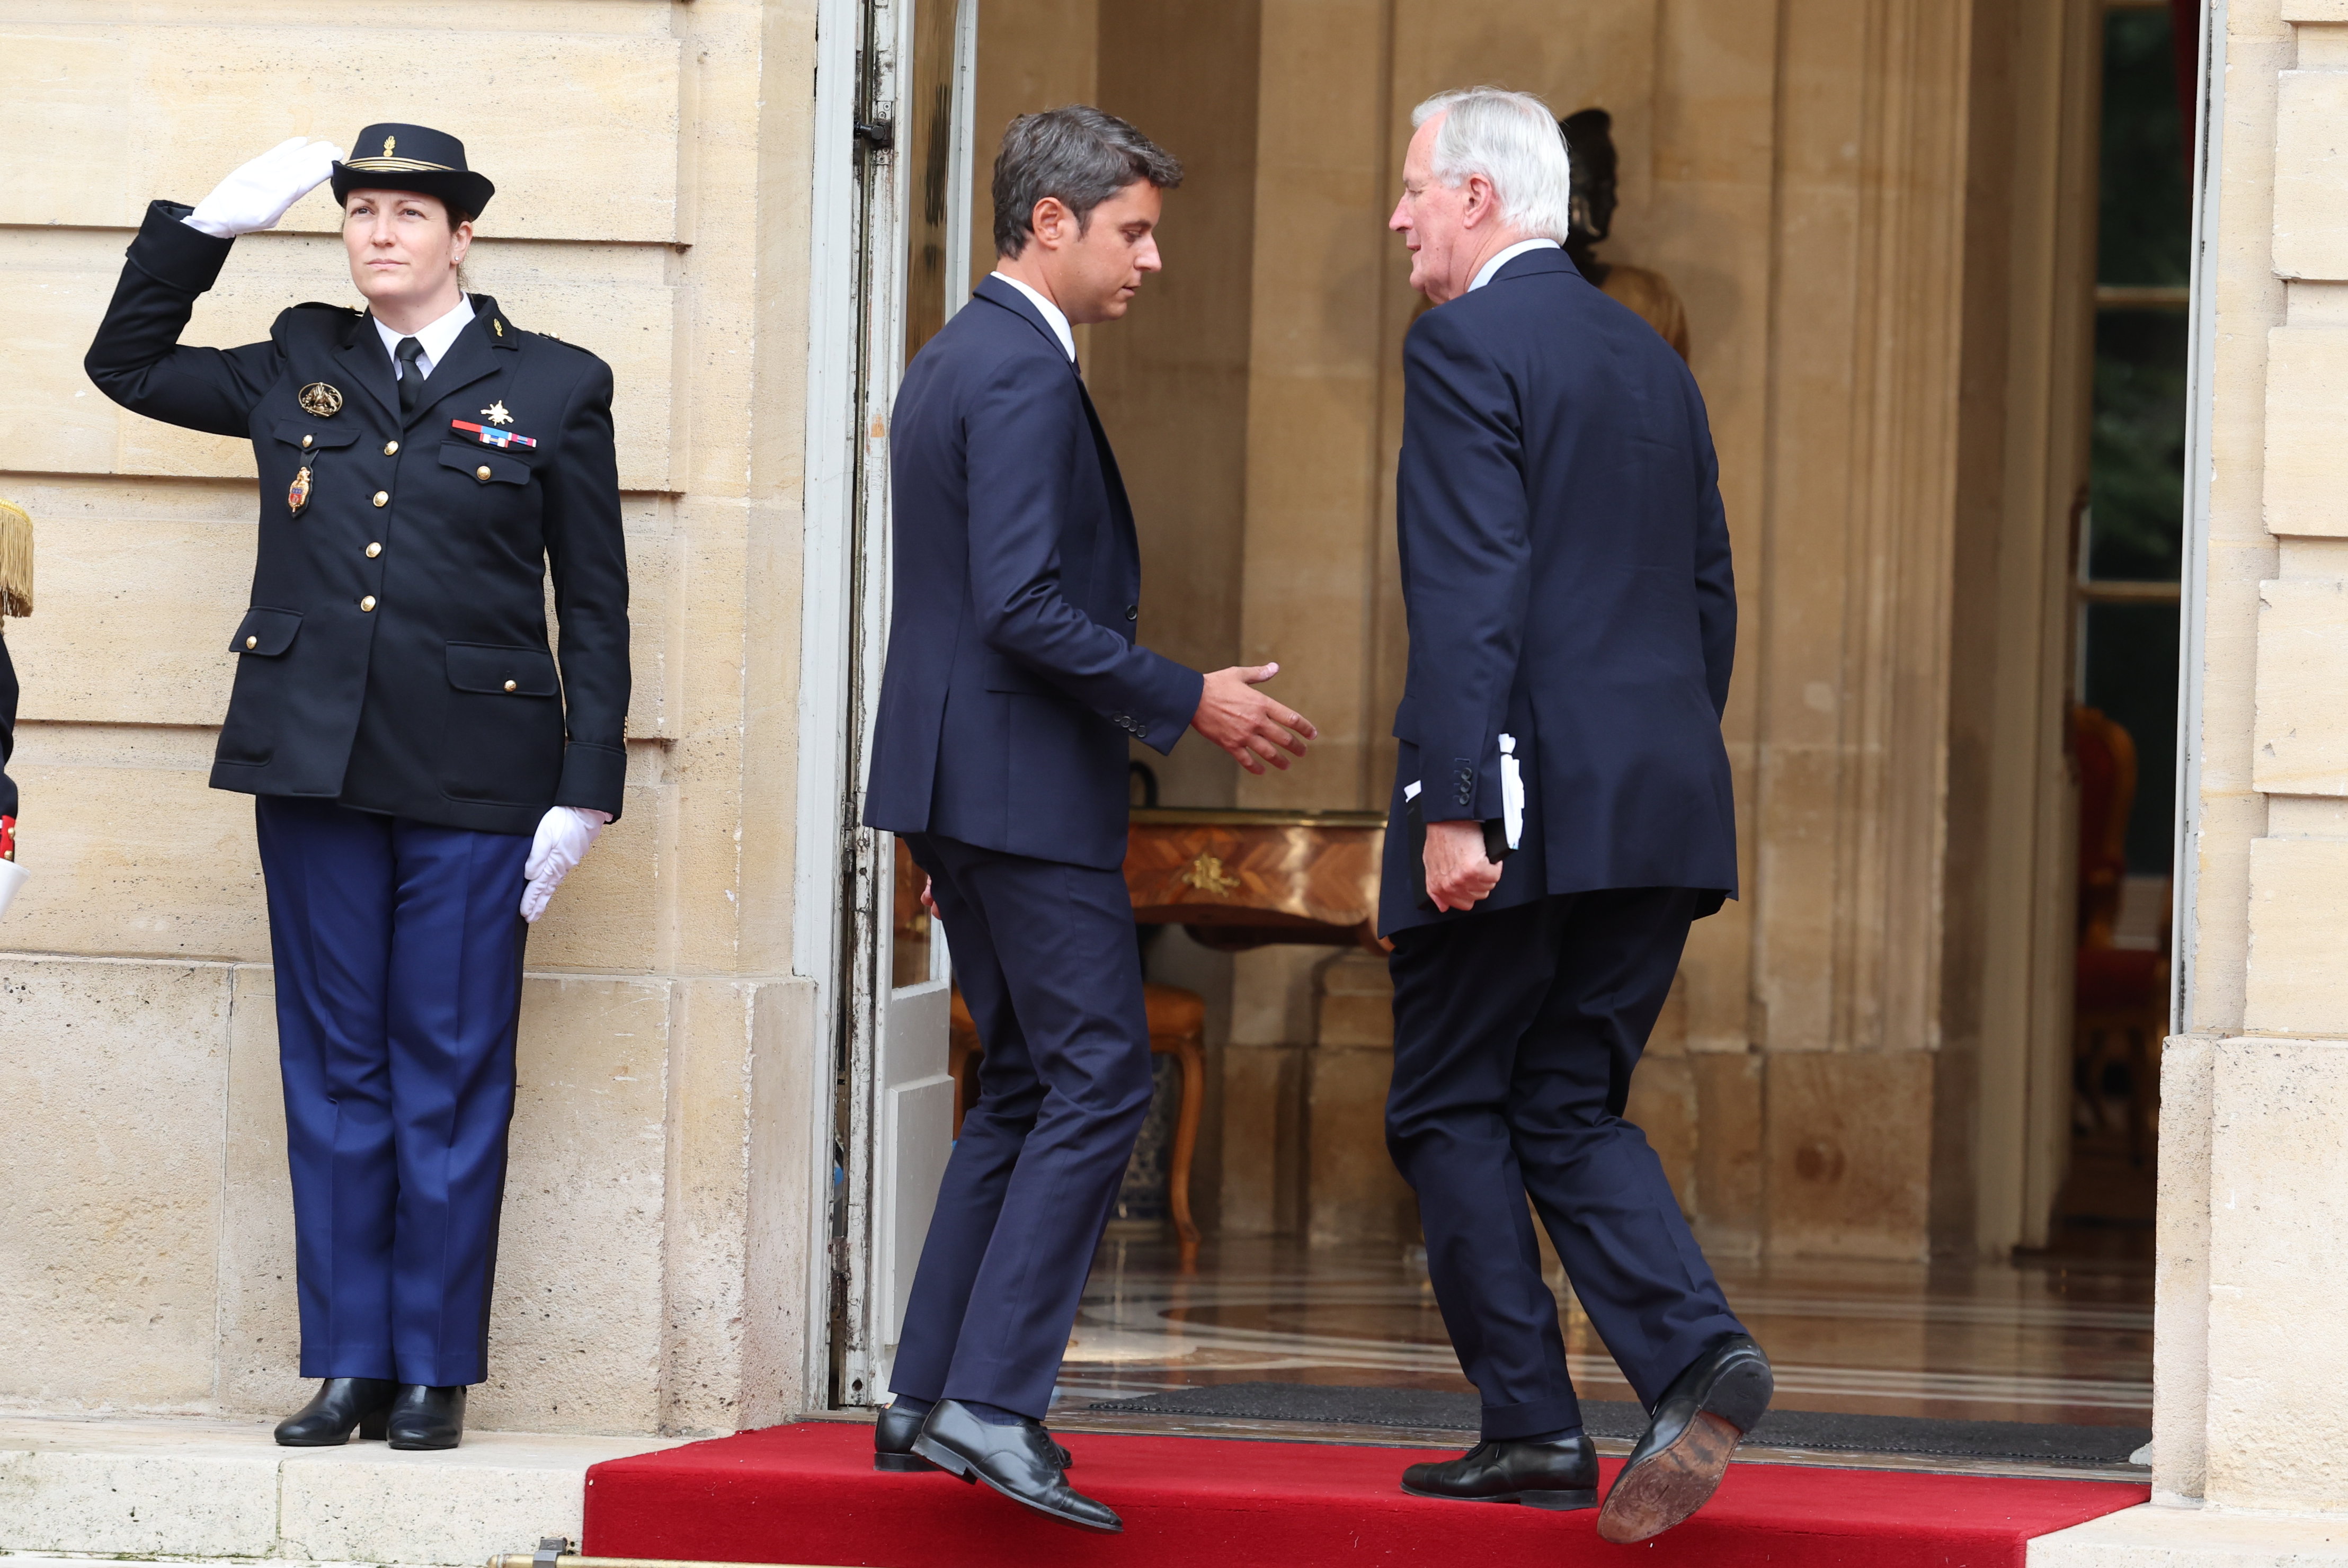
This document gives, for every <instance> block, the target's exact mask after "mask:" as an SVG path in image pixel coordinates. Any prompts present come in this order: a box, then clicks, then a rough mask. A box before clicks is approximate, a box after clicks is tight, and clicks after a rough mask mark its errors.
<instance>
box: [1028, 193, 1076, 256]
mask: <svg viewBox="0 0 2348 1568" xmlns="http://www.w3.org/2000/svg"><path fill="white" fill-rule="evenodd" d="M1027 221H1028V222H1029V223H1030V224H1031V225H1032V226H1033V228H1034V230H1035V242H1036V243H1038V244H1041V245H1042V246H1043V247H1044V248H1045V250H1047V251H1056V250H1058V249H1059V248H1060V247H1061V246H1062V245H1065V244H1066V243H1067V242H1069V241H1070V240H1072V239H1074V238H1075V237H1076V222H1075V221H1074V218H1073V216H1072V215H1071V214H1070V212H1069V211H1068V209H1067V207H1066V204H1065V203H1064V202H1062V201H1061V200H1060V199H1059V198H1058V197H1057V196H1045V197H1041V198H1039V199H1038V200H1037V201H1036V202H1035V211H1033V212H1030V213H1029V214H1028V215H1027Z"/></svg>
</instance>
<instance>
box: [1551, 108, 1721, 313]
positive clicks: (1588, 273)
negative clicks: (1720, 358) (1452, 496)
mask: <svg viewBox="0 0 2348 1568" xmlns="http://www.w3.org/2000/svg"><path fill="white" fill-rule="evenodd" d="M1557 128H1558V129H1559V130H1560V131H1561V132H1563V133H1564V135H1565V147H1566V151H1567V152H1568V153H1569V154H1570V155H1571V157H1572V160H1573V197H1572V222H1573V227H1572V232H1571V233H1570V236H1569V237H1568V238H1567V240H1566V242H1565V253H1566V254H1567V255H1569V256H1570V257H1571V258H1572V259H1573V264H1574V265H1575V266H1577V267H1579V268H1581V275H1582V276H1583V277H1585V278H1587V279H1589V280H1590V282H1591V284H1595V285H1596V286H1597V287H1598V288H1600V289H1601V290H1603V291H1604V292H1605V294H1606V295H1607V297H1608V298H1610V299H1612V300H1614V301H1616V302H1617V303H1619V304H1623V305H1627V306H1628V307H1629V308H1630V309H1631V310H1632V311H1633V312H1635V313H1636V314H1637V315H1639V316H1641V317H1642V318H1643V319H1644V320H1645V321H1646V323H1647V325H1650V326H1652V327H1653V328H1654V329H1655V331H1656V332H1657V333H1658V334H1660V335H1662V337H1663V341H1664V342H1665V343H1668V344H1670V345H1671V346H1672V347H1673V349H1675V350H1677V351H1678V354H1679V356H1680V357H1681V358H1682V359H1685V358H1686V357H1687V356H1688V326H1687V312H1686V310H1685V309H1684V308H1683V307H1682V305H1681V304H1680V296H1679V294H1678V293H1677V292H1676V291H1674V290H1673V287H1672V285H1671V284H1669V283H1668V282H1666V281H1665V280H1664V278H1663V274H1662V273H1655V272H1650V271H1648V270H1647V269H1646V268H1644V267H1633V266H1628V265H1625V264H1623V263H1619V262H1602V261H1600V260H1599V259H1598V256H1597V253H1596V252H1595V251H1594V249H1593V247H1594V246H1597V245H1599V244H1601V243H1602V242H1604V241H1605V239H1606V236H1607V235H1608V233H1609V232H1612V229H1613V226H1614V206H1615V199H1616V198H1615V186H1614V170H1615V158H1614V117H1613V116H1612V115H1611V114H1608V113H1607V112H1606V111H1605V110H1604V109H1602V108H1585V109H1581V110H1579V111H1577V112H1575V113H1573V114H1570V115H1567V116H1566V117H1565V118H1564V119H1561V120H1560V121H1558V122H1557Z"/></svg>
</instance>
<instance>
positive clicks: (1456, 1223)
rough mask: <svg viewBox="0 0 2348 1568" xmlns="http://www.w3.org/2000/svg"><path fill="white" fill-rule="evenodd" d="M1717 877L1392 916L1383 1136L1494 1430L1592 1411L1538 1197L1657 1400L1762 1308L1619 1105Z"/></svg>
mask: <svg viewBox="0 0 2348 1568" xmlns="http://www.w3.org/2000/svg"><path fill="white" fill-rule="evenodd" d="M1704 896H1705V895H1703V894H1699V893H1697V892H1693V891H1690V890H1687V889H1682V888H1622V889H1610V890H1607V891H1604V892H1582V893H1570V894H1563V895H1550V896H1547V897H1544V898H1541V899H1539V900H1537V901H1535V902H1533V903H1524V904H1518V905H1515V906H1513V907H1511V908H1508V909H1500V910H1493V911H1491V912H1489V913H1472V914H1469V915H1467V916H1465V917H1463V918H1459V919H1447V920H1443V921H1440V922H1437V923H1435V924H1432V925H1424V926H1416V927H1413V928H1410V929H1407V930H1404V931H1400V932H1397V933H1396V934H1395V939H1394V940H1395V951H1394V956H1393V958H1392V959H1391V960H1390V961H1389V967H1390V968H1391V970H1392V972H1393V975H1394V990H1395V996H1394V1010H1395V1066H1394V1084H1393V1088H1392V1089H1391V1090H1390V1092H1389V1094H1388V1096H1387V1099H1386V1147H1387V1149H1388V1150H1390V1151H1391V1152H1392V1153H1393V1155H1394V1160H1395V1165H1396V1166H1397V1167H1399V1168H1400V1170H1401V1171H1402V1173H1403V1176H1404V1178H1405V1179H1406V1180H1407V1181H1409V1182H1410V1184H1411V1186H1412V1188H1413V1189H1414V1190H1415V1191H1416V1192H1417V1193H1418V1206H1419V1219H1420V1222H1421V1224H1422V1226H1423V1227H1424V1229H1425V1231H1426V1266H1427V1273H1428V1274H1429V1276H1430V1278H1431V1280H1432V1282H1433V1284H1434V1286H1435V1297H1436V1303H1437V1305H1438V1306H1439V1307H1440V1308H1441V1309H1442V1312H1443V1321H1444V1326H1445V1327H1446V1328H1447V1329H1448V1330H1449V1331H1450V1334H1451V1342H1452V1344H1453V1346H1455V1347H1456V1348H1457V1351H1458V1353H1459V1365H1460V1368H1461V1370H1463V1371H1464V1372H1466V1373H1467V1375H1468V1381H1470V1382H1472V1383H1474V1384H1475V1385H1476V1387H1477V1388H1478V1391H1479V1392H1481V1394H1482V1395H1483V1398H1484V1416H1483V1435H1484V1436H1485V1437H1486V1438H1488V1439H1511V1438H1526V1437H1532V1436H1535V1435H1538V1434H1540V1433H1543V1432H1549V1431H1555V1430H1559V1429H1564V1428H1571V1427H1579V1426H1580V1425H1581V1404H1580V1402H1579V1401H1578V1400H1577V1399H1576V1398H1575V1397H1574V1392H1573V1382H1572V1379H1571V1377H1569V1376H1568V1374H1567V1371H1566V1365H1565V1342H1564V1338H1563V1336H1561V1335H1560V1332H1559V1328H1558V1311H1557V1301H1556V1298H1555V1297H1553V1296H1552V1295H1550V1291H1549V1287H1548V1285H1547V1284H1544V1283H1543V1282H1542V1279H1541V1264H1540V1247H1539V1245H1538V1243H1537V1242H1536V1239H1535V1237H1534V1234H1533V1228H1532V1222H1531V1220H1530V1218H1529V1215H1528V1214H1527V1212H1526V1203H1525V1199H1526V1196H1527V1195H1528V1194H1530V1196H1531V1199H1532V1206H1533V1207H1534V1208H1536V1209H1538V1210H1539V1211H1540V1218H1541V1222H1542V1224H1543V1225H1545V1226H1546V1227H1547V1228H1548V1231H1549V1234H1550V1240H1551V1241H1552V1242H1553V1243H1556V1246H1557V1253H1558V1257H1559V1259H1560V1261H1561V1262H1562V1263H1563V1264H1564V1265H1565V1274H1566V1277H1567V1279H1568V1280H1569V1281H1570V1282H1571V1284H1572V1285H1573V1290H1574V1294H1575V1295H1577V1296H1579V1297H1580V1298H1581V1306H1582V1310H1583V1312H1584V1313H1586V1314H1587V1315H1589V1318H1590V1322H1591V1326H1592V1327H1593V1328H1595V1329H1596V1330H1597V1332H1598V1336H1599V1338H1600V1339H1601V1340H1602V1341H1604V1343H1605V1345H1606V1348H1607V1349H1608V1350H1609V1351H1610V1352H1612V1355H1613V1357H1614V1360H1615V1362H1616V1364H1617V1365H1618V1366H1620V1367H1622V1375H1623V1377H1624V1378H1625V1380H1627V1381H1628V1382H1629V1383H1630V1385H1631V1387H1632V1389H1633V1390H1634V1391H1635V1392H1636V1393H1637V1394H1638V1396H1639V1399H1640V1402H1641V1403H1642V1404H1644V1405H1645V1406H1647V1407H1648V1408H1650V1409H1652V1408H1653V1407H1654V1403H1655V1401H1656V1400H1657V1399H1658V1398H1661V1397H1662V1395H1663V1390H1664V1389H1665V1388H1667V1387H1670V1385H1671V1382H1672V1379H1673V1378H1674V1377H1677V1376H1679V1374H1680V1373H1681V1372H1682V1371H1684V1369H1685V1368H1686V1367H1687V1366H1688V1364H1689V1363H1691V1362H1693V1361H1694V1359H1695V1358H1696V1357H1698V1356H1700V1355H1702V1354H1703V1353H1704V1350H1705V1349H1706V1348H1707V1347H1708V1346H1710V1345H1711V1344H1712V1343H1713V1342H1715V1341H1716V1340H1718V1339H1720V1338H1722V1337H1724V1336H1728V1335H1732V1334H1741V1333H1743V1332H1744V1331H1745V1330H1744V1327H1743V1326H1742V1325H1740V1324H1739V1323H1738V1322H1737V1321H1736V1318H1735V1315H1733V1314H1731V1313H1730V1311H1729V1310H1728V1303H1727V1300H1726V1298H1725V1296H1724V1295H1722V1294H1721V1289H1720V1284H1719V1282H1718V1281H1716V1280H1715V1278H1714V1277H1713V1274H1712V1268H1711V1266H1710V1265H1709V1264H1706V1263H1705V1262H1704V1253H1702V1252H1701V1251H1700V1250H1698V1248H1697V1246H1696V1243H1695V1237H1694V1234H1692V1233H1690V1232H1689V1230H1688V1226H1687V1222H1686V1220H1685V1219H1684V1218H1683V1217H1682V1215H1681V1213H1680V1208H1679V1203H1678V1202H1677V1200H1676V1199H1674V1198H1673V1195H1672V1189H1671V1183H1670V1182H1669V1181H1666V1180H1664V1177H1663V1162H1662V1161H1659V1160H1658V1159H1656V1157H1655V1152H1654V1150H1653V1149H1651V1148H1649V1147H1648V1144H1647V1140H1646V1136H1645V1134H1643V1133H1642V1132H1641V1131H1640V1130H1638V1129H1637V1128H1636V1127H1633V1126H1632V1124H1631V1123H1629V1122H1628V1121H1625V1120H1623V1119H1622V1108H1623V1105H1624V1103H1625V1101H1626V1100H1627V1099H1629V1096H1630V1092H1631V1073H1632V1069H1633V1068H1636V1067H1637V1066H1638V1064H1639V1056H1640V1053H1641V1052H1642V1051H1643V1050H1644V1049H1645V1047H1646V1043H1647V1036H1648V1033H1649V1031H1651V1030H1652V1029H1653V1027H1654V1025H1655V1018H1656V1016H1657V1015H1658V1014H1660V1013H1661V1012H1662V1011H1663V998H1664V996H1665V995H1666V994H1667V993H1669V991H1670V990H1671V985H1672V976H1673V973H1674V972H1675V971H1676V970H1677V969H1678V967H1679V960H1680V951H1681V949H1682V948H1683V947H1684V946H1685V945H1686V942H1687V933H1688V926H1689V924H1690V923H1691V921H1692V919H1693V917H1694V911H1695V909H1696V907H1697V900H1698V899H1699V898H1700V897H1704Z"/></svg>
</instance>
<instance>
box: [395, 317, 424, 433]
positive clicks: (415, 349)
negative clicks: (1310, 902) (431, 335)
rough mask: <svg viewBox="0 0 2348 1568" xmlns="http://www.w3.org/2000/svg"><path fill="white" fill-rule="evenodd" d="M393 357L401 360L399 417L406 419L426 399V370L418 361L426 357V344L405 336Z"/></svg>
mask: <svg viewBox="0 0 2348 1568" xmlns="http://www.w3.org/2000/svg"><path fill="white" fill-rule="evenodd" d="M392 357H393V358H394V359H396V360H398V361H399V417H400V418H403V419H405V418H407V416H408V415H410V414H413V413H415V412H416V406H417V404H418V403H421V402H422V401H424V370H423V367H422V366H419V365H418V364H417V360H420V359H422V358H423V357H424V346H423V345H422V344H420V343H418V342H417V341H416V339H414V338H412V337H403V338H401V339H400V340H399V346H398V347H397V348H396V349H394V350H392Z"/></svg>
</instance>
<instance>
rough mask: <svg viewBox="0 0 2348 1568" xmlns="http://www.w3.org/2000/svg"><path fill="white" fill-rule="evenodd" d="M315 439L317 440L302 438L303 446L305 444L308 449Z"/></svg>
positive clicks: (307, 437) (309, 437) (310, 437)
mask: <svg viewBox="0 0 2348 1568" xmlns="http://www.w3.org/2000/svg"><path fill="white" fill-rule="evenodd" d="M314 439H316V438H315V437H313V436H304V437H303V438H302V444H303V445H304V446H305V447H306V446H308V445H309V444H310V443H311V442H312V441H313V440H314Z"/></svg>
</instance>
